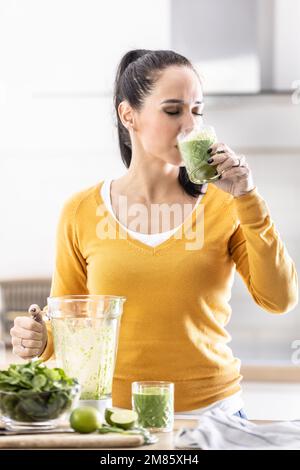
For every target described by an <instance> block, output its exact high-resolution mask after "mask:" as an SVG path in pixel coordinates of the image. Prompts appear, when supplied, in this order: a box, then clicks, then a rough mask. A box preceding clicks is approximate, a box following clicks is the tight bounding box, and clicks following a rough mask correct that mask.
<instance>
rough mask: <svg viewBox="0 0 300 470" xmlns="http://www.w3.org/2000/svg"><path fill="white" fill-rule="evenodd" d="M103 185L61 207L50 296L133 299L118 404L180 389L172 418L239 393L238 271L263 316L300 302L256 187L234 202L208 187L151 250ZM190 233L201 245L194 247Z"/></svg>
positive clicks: (125, 323) (118, 373)
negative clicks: (116, 214) (121, 220)
mask: <svg viewBox="0 0 300 470" xmlns="http://www.w3.org/2000/svg"><path fill="white" fill-rule="evenodd" d="M102 184H103V181H102V182H101V183H100V184H97V185H95V186H93V187H91V188H88V189H86V190H84V191H81V192H79V193H77V194H75V195H74V196H72V197H71V198H70V199H69V200H68V201H67V202H66V203H65V205H64V207H63V210H62V213H61V217H60V221H59V224H58V231H57V252H56V265H55V271H54V274H53V280H52V288H51V296H60V295H67V294H110V295H121V296H125V297H126V298H127V301H126V302H125V304H124V311H123V315H122V317H121V327H120V338H119V347H118V354H117V359H116V367H115V373H114V379H113V393H112V399H113V405H114V406H117V407H122V408H131V382H133V381H136V380H167V381H172V382H174V383H175V411H188V410H192V409H197V408H200V407H203V406H207V405H209V404H211V403H213V402H215V401H217V400H221V399H223V398H225V397H228V396H230V395H232V394H234V393H236V392H237V391H239V390H240V381H241V378H242V376H241V375H240V360H239V359H237V358H235V357H234V356H233V354H232V352H231V349H230V348H229V347H228V344H227V343H228V342H229V341H230V339H231V338H230V335H229V334H228V333H227V331H226V329H225V327H226V325H227V323H228V321H229V319H230V316H231V308H230V305H229V301H230V297H231V287H232V283H233V278H234V273H235V269H237V271H238V272H239V274H240V275H241V276H242V278H243V280H244V282H245V284H246V286H247V288H248V290H249V292H250V294H251V296H252V298H253V299H254V301H255V302H256V303H257V304H258V305H260V306H261V307H262V308H263V309H264V310H266V311H268V312H272V313H284V312H287V311H289V310H291V309H292V308H294V307H295V306H296V304H297V302H298V281H297V273H296V270H295V266H294V263H293V261H292V260H291V258H290V256H289V254H288V253H287V251H286V248H285V246H284V245H283V243H282V241H281V240H280V237H279V234H278V232H277V231H276V228H275V227H274V223H273V221H272V219H271V217H270V213H269V210H268V207H267V205H266V203H265V202H264V200H263V199H262V197H261V196H260V195H259V193H258V190H257V188H255V189H254V190H253V191H251V192H250V193H248V194H247V195H244V196H241V197H239V198H234V197H232V196H231V195H229V194H228V193H225V192H224V191H221V190H220V189H218V188H217V187H216V186H214V185H213V184H209V185H208V190H207V192H206V194H205V195H204V196H203V198H202V201H201V203H200V204H199V205H198V209H197V210H194V211H193V212H192V213H191V214H190V215H189V216H188V217H187V218H186V220H185V223H184V225H183V229H182V230H181V233H182V236H179V232H178V231H177V232H175V234H174V235H173V236H171V237H170V238H169V239H168V240H166V241H165V242H163V243H162V244H160V245H158V246H156V247H150V246H147V245H145V244H143V243H142V242H140V241H139V240H135V239H133V238H131V237H130V236H129V235H128V234H127V232H126V231H124V230H123V228H122V227H121V226H120V225H119V224H116V223H115V221H114V218H113V217H112V216H111V215H110V214H109V213H108V212H107V210H106V208H105V206H104V202H103V200H102V198H101V195H100V188H101V185H102ZM203 209H204V214H203ZM203 228H204V239H203V240H201V233H202V229H203ZM193 234H194V235H195V236H196V237H198V238H197V240H198V239H199V240H198V241H196V243H194V244H193V243H192V242H191V240H192V236H193ZM199 234H200V236H199ZM191 247H193V248H191ZM47 328H48V335H49V337H48V343H47V347H46V349H45V351H44V353H43V354H42V356H41V358H42V359H43V360H47V359H49V358H50V357H51V355H52V354H53V340H52V335H51V328H50V324H49V322H48V324H47Z"/></svg>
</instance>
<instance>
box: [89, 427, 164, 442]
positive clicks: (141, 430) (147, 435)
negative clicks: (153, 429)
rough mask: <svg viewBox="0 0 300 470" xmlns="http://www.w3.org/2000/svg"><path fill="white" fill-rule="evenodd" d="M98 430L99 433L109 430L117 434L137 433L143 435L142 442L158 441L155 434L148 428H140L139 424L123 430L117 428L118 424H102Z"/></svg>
mask: <svg viewBox="0 0 300 470" xmlns="http://www.w3.org/2000/svg"><path fill="white" fill-rule="evenodd" d="M98 432H99V433H100V434H107V433H110V432H115V433H118V434H125V435H126V434H127V435H136V434H139V435H141V436H143V438H144V444H154V443H155V442H157V441H158V438H157V437H156V436H153V434H151V433H150V432H149V431H148V429H145V428H142V427H141V426H135V427H134V428H132V429H129V430H127V431H125V430H124V429H122V428H119V427H118V426H109V425H107V424H103V425H102V426H101V427H100V428H99V429H98Z"/></svg>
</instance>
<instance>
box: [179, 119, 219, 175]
mask: <svg viewBox="0 0 300 470" xmlns="http://www.w3.org/2000/svg"><path fill="white" fill-rule="evenodd" d="M216 142H217V136H216V132H215V130H214V128H213V127H212V126H205V125H203V126H198V127H196V128H194V129H193V130H192V131H190V132H182V133H181V134H179V135H178V137H177V145H178V149H179V151H180V154H181V157H182V159H183V161H184V163H185V167H186V171H187V173H188V177H189V179H190V181H191V182H192V183H195V184H204V183H209V182H211V181H215V180H217V179H219V177H220V175H219V174H218V173H217V170H216V167H215V166H211V165H209V164H208V163H207V160H209V158H210V154H209V153H207V150H208V149H209V147H210V146H211V145H212V144H214V143H216Z"/></svg>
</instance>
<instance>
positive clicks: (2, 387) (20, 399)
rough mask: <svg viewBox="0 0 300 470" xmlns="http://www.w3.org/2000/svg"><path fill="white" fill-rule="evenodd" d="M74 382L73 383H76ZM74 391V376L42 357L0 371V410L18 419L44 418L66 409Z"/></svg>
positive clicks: (4, 414) (24, 420)
mask: <svg viewBox="0 0 300 470" xmlns="http://www.w3.org/2000/svg"><path fill="white" fill-rule="evenodd" d="M76 386H77V387H76ZM76 393H78V382H77V380H76V379H73V378H70V377H67V376H66V374H65V372H64V371H63V369H60V368H54V369H50V368H48V367H46V366H45V364H44V363H42V361H36V360H34V361H31V362H28V363H26V364H11V365H10V366H9V368H8V369H7V370H2V371H0V411H1V412H2V414H3V416H4V417H5V416H7V417H8V418H10V419H13V420H16V421H22V422H35V421H39V422H41V421H46V420H49V419H55V418H58V417H59V416H60V415H61V414H62V413H63V412H65V411H67V410H68V409H69V408H70V407H71V404H72V401H73V398H74V396H75V395H76Z"/></svg>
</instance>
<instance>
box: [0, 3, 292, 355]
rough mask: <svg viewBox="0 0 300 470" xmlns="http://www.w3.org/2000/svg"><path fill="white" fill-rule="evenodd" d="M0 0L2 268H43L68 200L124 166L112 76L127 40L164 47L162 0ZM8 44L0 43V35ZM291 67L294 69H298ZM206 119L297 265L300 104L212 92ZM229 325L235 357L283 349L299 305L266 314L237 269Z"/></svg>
mask: <svg viewBox="0 0 300 470" xmlns="http://www.w3.org/2000/svg"><path fill="white" fill-rule="evenodd" d="M103 5H104V2H100V1H99V2H98V1H92V0H88V1H85V2H83V1H79V0H76V1H74V0H73V1H66V0H60V1H59V2H58V1H52V2H47V1H42V0H39V1H38V0H36V1H33V0H27V1H26V2H24V1H22V0H15V1H3V0H0V214H1V223H0V278H2V279H6V278H12V277H31V276H51V274H52V265H53V260H54V237H55V230H56V225H57V218H58V214H59V211H60V208H61V206H62V204H63V202H64V200H65V199H66V198H67V197H68V196H69V195H70V194H72V193H74V192H76V191H78V190H80V189H83V188H85V187H87V186H90V185H93V184H95V183H97V182H98V181H100V180H101V179H103V178H105V177H106V176H114V177H118V176H119V175H121V174H123V173H124V172H125V171H126V169H125V167H124V166H123V164H122V162H121V158H120V156H119V152H118V147H117V141H116V132H115V130H114V127H113V117H112V116H113V114H112V113H113V107H112V95H111V92H112V83H113V77H114V73H115V68H116V66H117V63H118V61H119V59H120V58H121V56H122V54H123V53H124V52H125V51H126V50H128V49H130V48H150V49H158V48H159V49H163V48H170V46H171V44H170V0H153V1H152V2H151V3H150V2H149V3H148V2H139V1H138V0H131V1H127V2H122V1H121V0H120V1H117V0H114V1H111V2H109V3H106V2H105V9H104V6H103ZM4 44H5V47H4ZM295 78H299V79H300V76H299V77H295ZM206 101H207V107H206V111H205V112H206V119H207V122H210V123H212V124H213V125H214V126H215V127H216V130H217V133H218V136H219V139H220V140H222V141H224V142H226V143H228V145H229V146H231V147H232V148H233V149H234V150H236V151H237V152H241V153H245V155H246V156H247V159H248V161H249V163H250V165H251V168H253V173H254V177H255V181H256V182H257V185H258V188H259V190H260V192H261V193H262V195H263V196H264V197H265V198H266V200H267V202H268V204H269V206H270V209H271V213H272V216H273V217H274V220H275V222H276V225H277V227H278V229H279V230H280V233H281V235H282V237H283V239H284V240H285V242H286V244H287V247H288V250H289V252H290V253H291V255H292V256H293V258H294V259H295V261H296V263H297V266H298V268H299V263H300V250H299V246H298V243H297V242H298V234H299V225H300V221H299V215H298V212H299V211H298V201H299V197H300V185H299V182H298V181H299V174H300V132H299V129H300V104H299V105H298V106H297V105H296V104H293V103H292V99H291V96H289V95H280V96H277V97H274V96H262V97H261V96H260V97H256V98H254V97H242V98H240V97H236V98H221V97H218V98H209V99H207V100H206ZM232 307H233V316H232V321H231V323H230V324H229V330H230V332H231V333H232V334H233V338H234V339H233V342H232V345H233V347H234V352H235V353H236V354H237V355H239V356H240V357H241V358H242V359H245V360H249V361H253V360H257V359H260V360H276V361H278V360H285V361H289V360H290V356H291V350H290V345H291V341H292V340H293V339H298V338H297V335H298V331H300V316H299V308H298V307H297V309H296V310H295V311H294V312H292V313H291V314H289V315H286V316H283V317H276V318H275V317H272V316H271V315H268V314H266V313H264V312H263V311H262V310H261V309H260V308H259V307H257V306H256V305H255V304H254V302H253V300H252V299H251V298H250V296H249V294H248V293H247V291H246V289H245V286H244V285H243V284H242V282H241V281H240V279H239V278H238V277H237V279H236V283H235V285H234V290H233V297H232Z"/></svg>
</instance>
